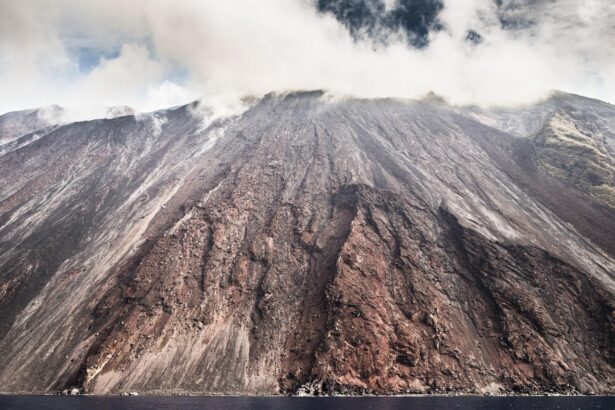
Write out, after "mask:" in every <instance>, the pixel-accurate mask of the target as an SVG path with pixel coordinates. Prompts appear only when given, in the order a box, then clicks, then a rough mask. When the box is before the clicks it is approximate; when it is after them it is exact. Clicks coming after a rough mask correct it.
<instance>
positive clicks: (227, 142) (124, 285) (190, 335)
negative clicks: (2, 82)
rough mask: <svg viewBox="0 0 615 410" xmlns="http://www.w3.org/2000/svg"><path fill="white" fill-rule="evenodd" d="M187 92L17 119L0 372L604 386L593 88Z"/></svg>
mask: <svg viewBox="0 0 615 410" xmlns="http://www.w3.org/2000/svg"><path fill="white" fill-rule="evenodd" d="M206 103H207V102H206V101H204V102H200V103H193V104H189V105H186V106H182V107H178V108H172V109H168V110H162V111H157V112H154V113H150V114H136V115H124V116H120V117H117V118H112V119H102V120H93V121H85V122H74V123H69V124H64V125H54V126H47V124H45V127H42V128H37V127H36V126H33V125H32V124H33V122H32V121H30V122H27V123H23V124H20V123H19V119H15V118H13V120H12V121H13V122H12V124H13V125H12V126H11V127H12V128H11V135H10V138H9V137H7V138H5V139H4V140H2V142H1V145H0V389H1V390H2V391H5V392H20V393H46V392H55V391H60V390H63V389H68V388H73V387H76V388H79V389H82V390H83V391H84V392H87V393H98V394H105V393H121V392H128V391H138V392H146V393H207V394H213V393H215V394H334V393H340V394H362V393H377V394H398V393H437V392H439V393H445V392H465V393H511V392H520V393H544V392H559V393H611V394H613V393H615V107H613V106H611V105H609V104H606V103H603V102H600V101H596V100H591V99H588V98H584V97H580V96H575V95H570V94H564V93H555V94H553V95H552V96H551V97H550V98H549V99H547V100H545V101H542V102H539V103H536V104H534V105H532V106H528V107H520V108H511V109H483V108H479V107H454V106H450V105H447V104H446V103H445V102H443V101H442V100H439V99H437V98H428V99H425V100H417V101H407V100H397V99H354V98H332V97H331V96H330V95H328V94H327V93H323V92H321V91H311V92H295V93H288V94H270V95H267V96H265V97H263V98H261V99H258V100H256V101H252V102H251V105H250V106H249V108H247V109H246V110H245V111H244V112H242V113H241V114H237V115H231V116H225V117H215V118H212V117H207V118H209V119H204V118H203V115H201V113H202V112H203V109H202V105H206ZM29 113H30V112H29ZM0 119H1V117H0ZM35 125H36V124H35ZM32 128H37V129H35V130H33V129H32ZM20 133H21V134H20ZM18 134H20V135H18Z"/></svg>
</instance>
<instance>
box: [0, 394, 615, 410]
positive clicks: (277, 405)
mask: <svg viewBox="0 0 615 410" xmlns="http://www.w3.org/2000/svg"><path fill="white" fill-rule="evenodd" d="M0 409H1V410H5V409H6V410H25V409H37V410H39V409H40V410H73V409H74V410H77V409H79V410H81V409H84V410H142V409H156V410H167V409H169V410H171V409H172V410H184V409H185V410H192V409H194V410H196V409H199V410H265V409H279V410H329V409H336V410H367V409H370V410H371V409H373V410H449V409H464V410H533V409H535V410H584V409H603V410H615V397H597V396H591V397H588V396H583V397H561V396H544V397H521V396H517V397H482V396H481V397H479V396H464V397H459V396H412V397H201V396H128V397H127V396H0Z"/></svg>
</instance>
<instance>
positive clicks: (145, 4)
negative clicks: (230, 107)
mask: <svg viewBox="0 0 615 410" xmlns="http://www.w3.org/2000/svg"><path fill="white" fill-rule="evenodd" d="M357 4H359V5H361V4H362V5H363V6H365V7H367V8H365V7H363V6H357ZM353 7H354V8H356V7H359V8H360V9H361V10H363V11H364V12H365V10H367V12H365V13H367V14H365V15H360V14H359V15H358V17H357V13H356V12H355V11H354V9H353ZM353 13H354V14H353ZM370 13H371V14H370ZM353 19H354V20H353ZM614 21H615V5H614V4H613V3H612V2H611V1H610V0H576V1H575V0H441V1H440V0H435V1H434V0H414V1H413V0H386V1H385V0H345V1H343V0H329V1H325V0H258V1H256V0H224V1H222V0H176V1H173V2H171V1H164V0H131V1H129V2H127V1H122V0H102V1H97V2H83V1H80V0H56V1H53V2H50V1H46V0H3V1H2V2H0V95H2V99H1V100H0V111H2V112H6V111H9V110H16V109H22V108H29V107H36V106H43V105H50V104H59V105H62V106H65V107H69V108H71V107H72V108H74V109H77V108H78V110H74V111H73V112H79V114H78V115H80V116H83V117H93V116H96V115H97V114H98V113H99V112H100V109H101V108H102V107H107V106H115V105H129V106H132V107H135V108H136V109H138V110H141V111H148V110H154V109H158V108H164V107H168V106H173V105H178V104H182V103H186V102H189V101H190V100H193V99H196V98H200V97H203V98H205V99H208V98H212V99H233V98H238V97H240V96H245V95H262V94H265V93H267V92H270V91H279V92H283V91H288V90H298V89H327V90H330V91H332V92H335V93H340V94H347V95H353V96H358V97H401V98H420V97H422V96H424V95H425V94H427V93H429V92H430V91H433V92H435V93H436V94H439V95H441V96H443V97H444V98H446V99H447V100H449V101H450V102H451V103H454V104H479V105H516V104H523V103H529V102H532V101H535V100H537V99H540V98H543V97H544V96H545V95H546V94H547V93H548V92H549V91H550V90H553V89H560V90H564V91H569V92H576V93H579V94H583V95H587V96H591V97H596V98H600V99H603V100H606V101H610V102H615V69H614V68H613V67H615V23H613V22H614Z"/></svg>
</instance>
